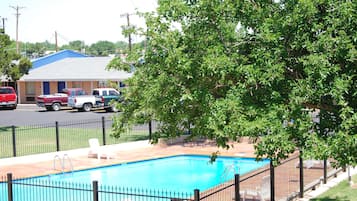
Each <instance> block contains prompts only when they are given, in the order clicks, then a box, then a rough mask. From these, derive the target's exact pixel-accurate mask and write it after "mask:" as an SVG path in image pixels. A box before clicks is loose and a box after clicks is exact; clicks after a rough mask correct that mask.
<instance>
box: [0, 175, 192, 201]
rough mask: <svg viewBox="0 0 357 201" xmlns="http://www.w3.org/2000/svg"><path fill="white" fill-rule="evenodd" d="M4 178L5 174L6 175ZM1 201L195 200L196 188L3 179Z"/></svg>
mask: <svg viewBox="0 0 357 201" xmlns="http://www.w3.org/2000/svg"><path fill="white" fill-rule="evenodd" d="M3 179H5V178H3ZM0 190H1V192H2V193H1V195H0V201H22V200H27V201H48V200H51V201H99V200H100V201H194V200H195V198H194V191H193V192H192V193H187V192H172V191H166V190H155V189H154V190H150V189H140V188H129V187H117V186H107V185H99V184H98V181H92V183H91V184H88V183H86V184H84V183H75V182H58V181H51V180H50V179H48V180H43V179H41V180H38V179H36V178H35V179H18V180H16V179H13V178H12V175H11V174H8V175H7V176H6V182H0Z"/></svg>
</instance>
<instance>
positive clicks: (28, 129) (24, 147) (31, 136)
mask: <svg viewBox="0 0 357 201" xmlns="http://www.w3.org/2000/svg"><path fill="white" fill-rule="evenodd" d="M111 126H112V120H111V119H105V118H104V117H101V118H98V119H88V120H81V121H70V122H57V121H56V122H54V123H48V124H37V125H28V126H21V127H16V126H5V127H0V158H8V157H16V156H24V155H31V154H39V153H48V152H54V151H64V150H71V149H78V148H85V147H88V146H89V145H88V140H89V139H90V138H98V139H99V140H100V143H101V144H102V145H109V144H118V143H123V142H129V141H138V140H146V139H149V138H150V136H151V132H152V129H155V128H156V127H155V125H152V124H151V123H150V124H149V125H137V126H135V127H134V128H133V129H132V130H130V131H127V132H126V133H124V134H122V135H121V137H120V138H114V137H112V136H111V135H110V133H111Z"/></svg>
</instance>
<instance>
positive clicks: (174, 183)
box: [0, 155, 269, 201]
mask: <svg viewBox="0 0 357 201" xmlns="http://www.w3.org/2000/svg"><path fill="white" fill-rule="evenodd" d="M268 163H269V160H263V161H260V162H256V161H255V159H252V158H237V157H218V158H217V160H216V161H215V162H213V163H210V157H209V156H201V155H179V156H171V157H165V158H158V159H152V160H145V161H138V162H131V163H126V164H119V165H112V166H105V167H100V168H94V169H87V170H81V171H75V172H73V173H64V174H62V173H61V174H54V175H47V176H41V177H36V178H31V179H33V180H37V181H38V180H44V181H50V182H61V183H62V182H65V183H72V182H74V183H83V184H91V183H92V181H93V180H96V181H98V183H99V185H106V186H121V187H127V188H140V189H161V190H167V191H174V192H193V190H194V189H199V190H200V191H204V190H207V189H209V188H212V187H214V186H216V185H218V184H220V183H223V182H225V181H227V180H230V179H233V178H234V174H236V173H239V174H240V175H243V174H246V173H248V172H250V171H252V170H255V169H258V168H260V167H262V166H264V165H266V164H268ZM31 179H26V180H31ZM3 185H5V184H3ZM3 188H4V187H3ZM0 190H1V188H0ZM15 193H16V191H15V192H14V194H15ZM2 195H4V194H2ZM4 196H5V197H6V194H5V195H4ZM0 200H1V201H3V200H6V199H5V198H0Z"/></svg>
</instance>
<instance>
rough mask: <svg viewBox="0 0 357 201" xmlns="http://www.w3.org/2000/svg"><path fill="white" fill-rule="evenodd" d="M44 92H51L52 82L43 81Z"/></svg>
mask: <svg viewBox="0 0 357 201" xmlns="http://www.w3.org/2000/svg"><path fill="white" fill-rule="evenodd" d="M43 94H45V95H47V94H50V82H43Z"/></svg>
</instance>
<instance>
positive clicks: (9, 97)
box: [0, 87, 17, 109]
mask: <svg viewBox="0 0 357 201" xmlns="http://www.w3.org/2000/svg"><path fill="white" fill-rule="evenodd" d="M0 107H2V108H11V109H16V107H17V95H16V92H15V90H14V88H12V87H0Z"/></svg>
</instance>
